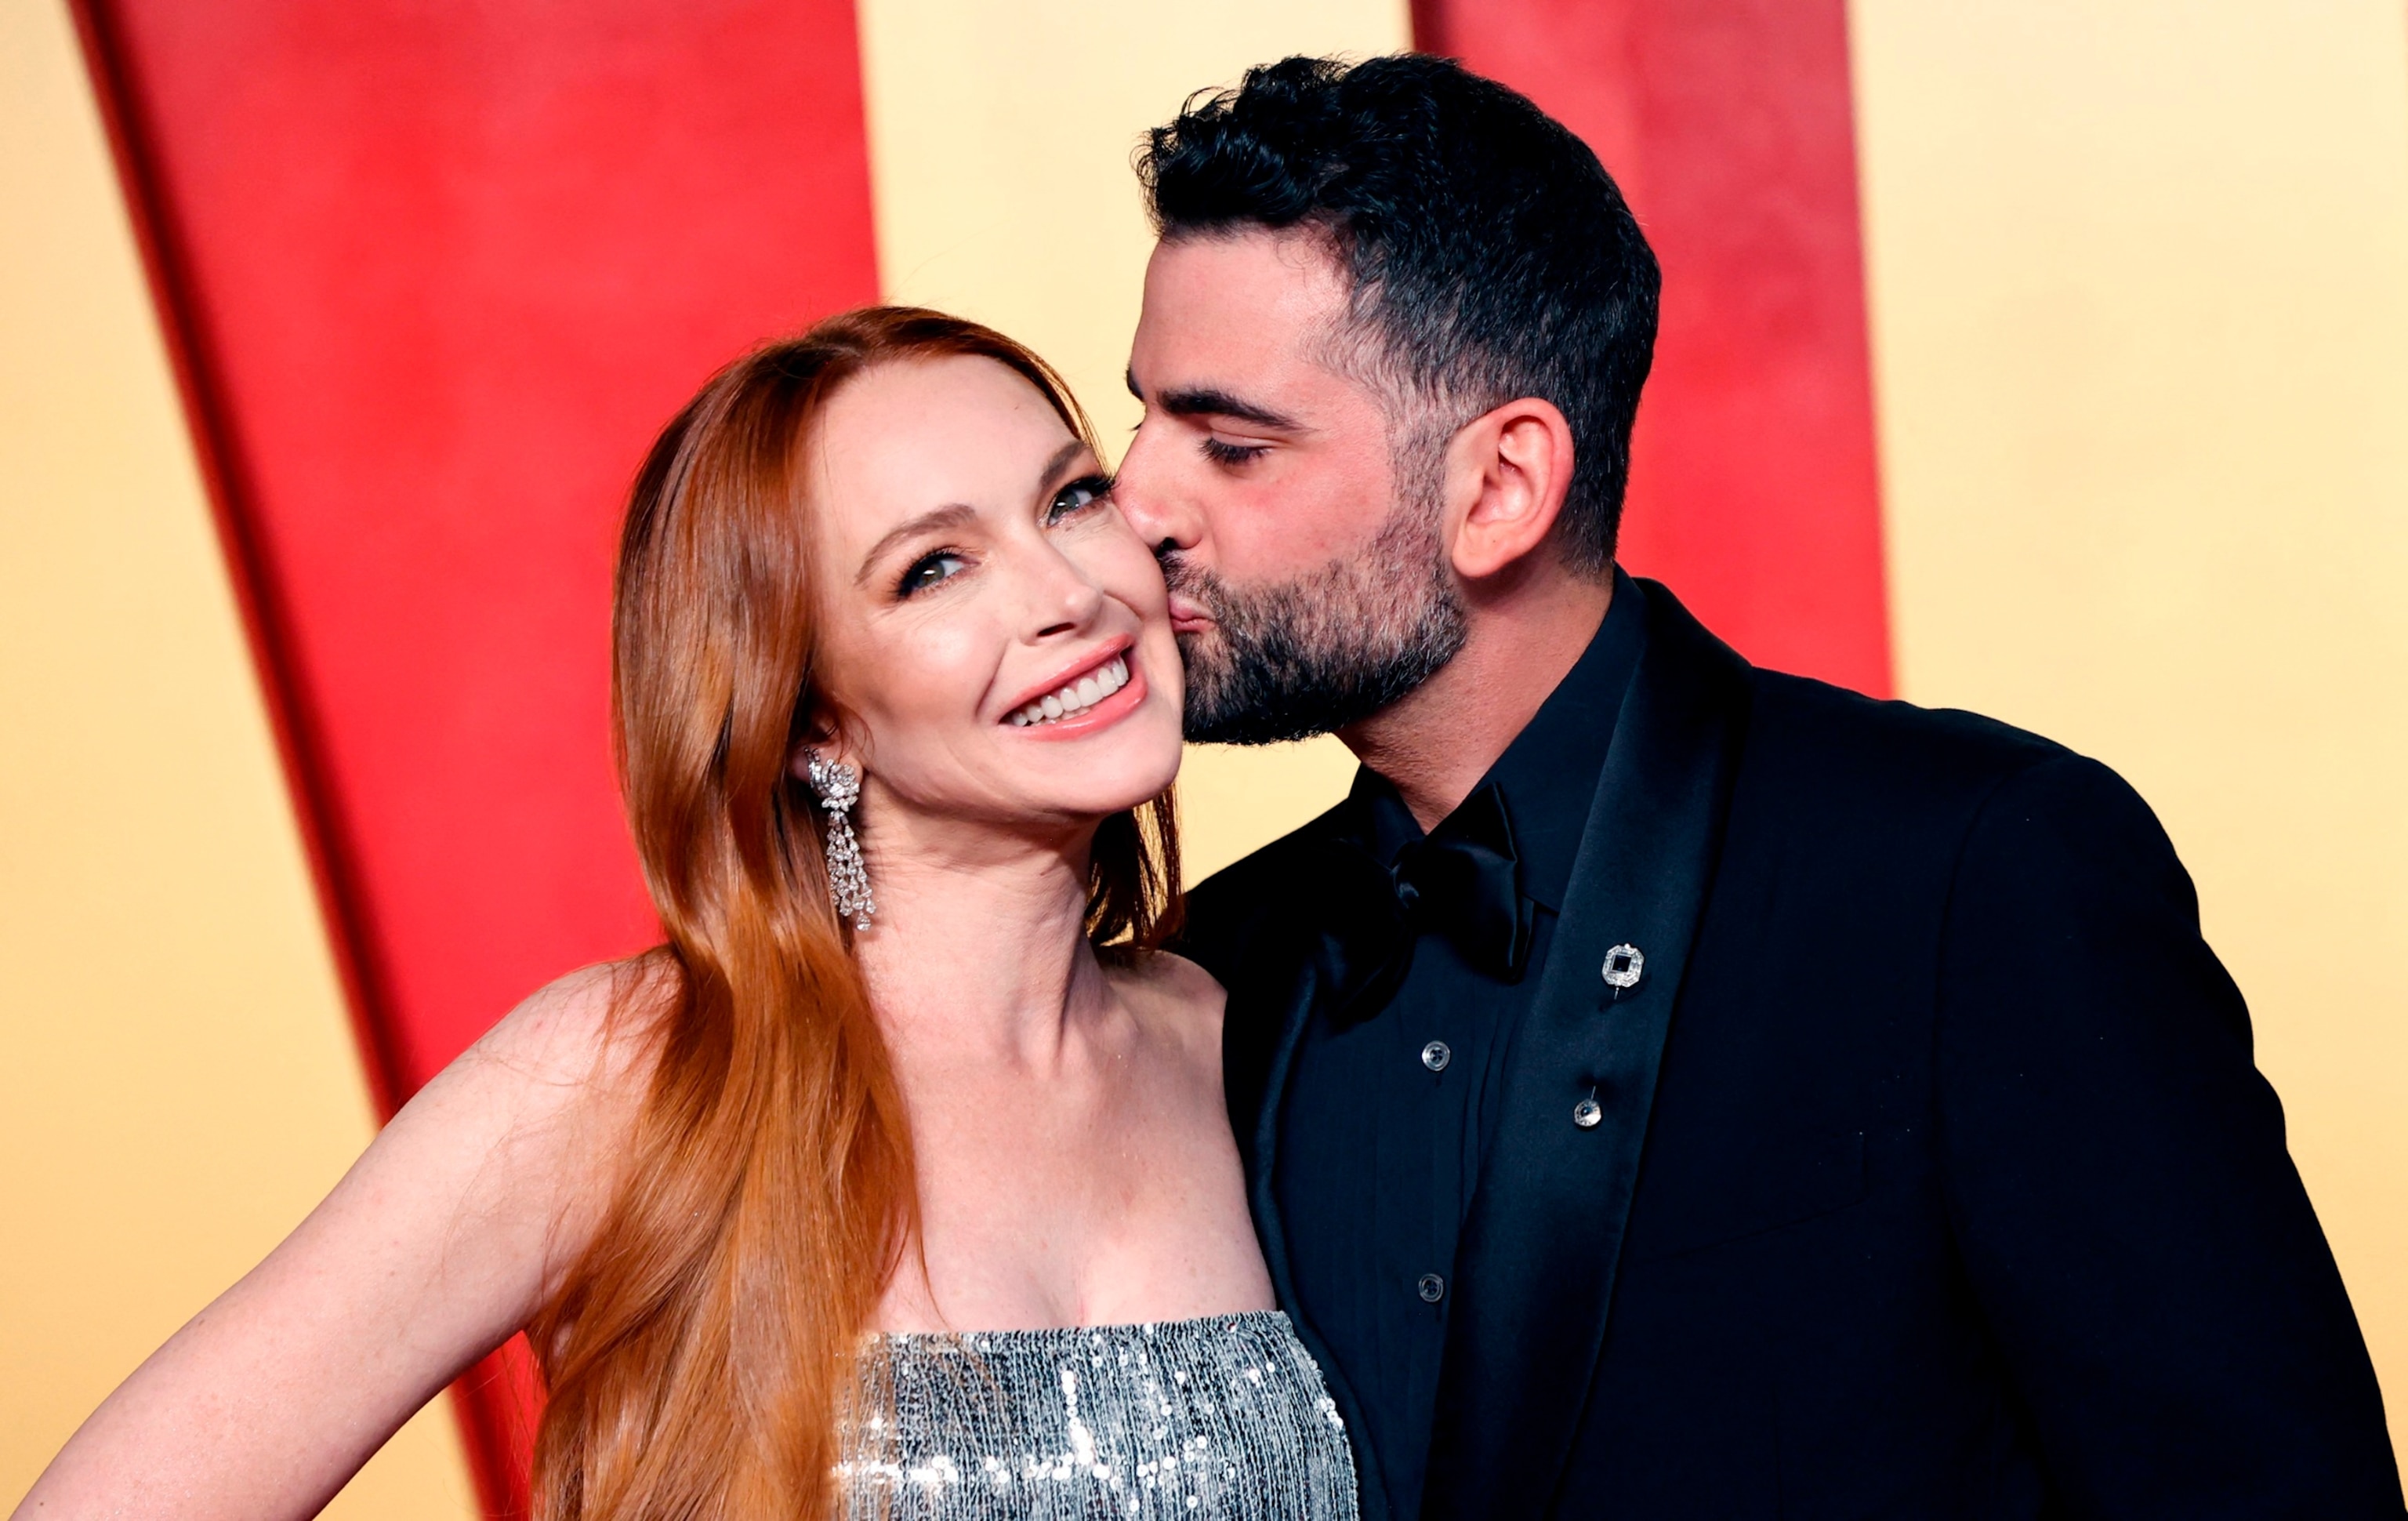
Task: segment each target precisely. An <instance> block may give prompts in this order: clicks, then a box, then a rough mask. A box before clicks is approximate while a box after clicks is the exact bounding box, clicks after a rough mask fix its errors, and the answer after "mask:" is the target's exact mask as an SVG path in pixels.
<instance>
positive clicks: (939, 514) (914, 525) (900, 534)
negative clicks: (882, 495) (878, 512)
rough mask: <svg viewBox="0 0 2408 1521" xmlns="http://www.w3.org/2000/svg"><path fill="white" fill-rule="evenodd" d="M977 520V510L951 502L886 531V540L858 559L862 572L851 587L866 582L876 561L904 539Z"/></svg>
mask: <svg viewBox="0 0 2408 1521" xmlns="http://www.w3.org/2000/svg"><path fill="white" fill-rule="evenodd" d="M977 516H978V509H976V508H974V507H971V506H969V505H968V504H967V503H963V502H953V503H952V504H950V505H948V506H945V507H939V508H931V509H929V510H927V511H925V512H923V513H921V514H920V515H919V516H918V517H916V518H911V519H910V520H908V521H906V522H903V523H899V524H896V525H895V526H894V527H892V528H890V529H888V530H887V531H886V534H885V536H884V537H883V538H880V539H879V541H878V542H877V543H875V544H872V545H870V546H869V552H868V553H867V554H865V555H863V556H862V557H861V571H860V573H859V574H857V575H855V576H854V577H853V584H854V585H856V586H857V585H859V584H861V583H862V582H863V581H867V580H868V579H869V573H870V571H871V570H872V569H874V568H876V567H877V565H878V562H879V561H881V560H882V559H884V558H885V557H886V552H887V551H889V550H891V549H893V548H894V547H895V546H896V545H897V544H900V543H902V542H903V541H904V540H905V539H909V538H918V537H919V536H920V535H922V534H928V533H936V532H938V531H939V530H941V529H946V528H958V527H960V526H961V525H962V524H966V523H968V522H970V521H971V520H972V519H974V518H976V517H977Z"/></svg>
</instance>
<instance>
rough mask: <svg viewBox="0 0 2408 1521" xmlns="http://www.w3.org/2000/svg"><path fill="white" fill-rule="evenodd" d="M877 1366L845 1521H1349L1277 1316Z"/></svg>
mask: <svg viewBox="0 0 2408 1521" xmlns="http://www.w3.org/2000/svg"><path fill="white" fill-rule="evenodd" d="M867 1350H868V1356H866V1357H865V1358H864V1360H863V1361H864V1369H863V1385H862V1396H861V1399H860V1400H859V1402H858V1406H857V1409H858V1410H860V1411H861V1412H863V1413H862V1414H860V1415H858V1416H856V1418H854V1419H853V1420H852V1421H850V1422H848V1423H847V1425H846V1428H845V1431H844V1455H845V1456H844V1461H843V1463H842V1464H841V1465H840V1467H839V1470H838V1476H839V1481H840V1483H841V1484H842V1485H843V1488H844V1495H845V1507H846V1511H847V1514H848V1515H849V1516H851V1517H852V1518H853V1521H872V1518H885V1517H892V1518H894V1521H1007V1518H1009V1521H1073V1518H1076V1521H1090V1518H1093V1521H1103V1518H1106V1517H1118V1516H1127V1517H1141V1518H1145V1521H1155V1518H1162V1521H1168V1518H1169V1517H1173V1516H1178V1517H1183V1518H1194V1521H1355V1516H1356V1510H1355V1459H1354V1455H1353V1453H1352V1451H1351V1450H1350V1449H1349V1448H1348V1446H1347V1443H1346V1432H1345V1429H1344V1428H1343V1426H1342V1425H1341V1424H1340V1420H1339V1418H1338V1409H1337V1406H1336V1405H1335V1404H1334V1403H1332V1401H1331V1400H1330V1399H1329V1394H1328V1391H1327V1389H1326V1387H1325V1385H1323V1384H1322V1381H1321V1370H1320V1369H1319V1368H1318V1367H1317V1366H1316V1365H1315V1364H1314V1363H1313V1360H1312V1355H1311V1354H1309V1353H1307V1352H1306V1351H1305V1349H1304V1345H1303V1343H1302V1342H1298V1341H1297V1338H1296V1332H1295V1329H1294V1328H1293V1327H1290V1326H1289V1324H1288V1319H1287V1316H1285V1315H1284V1314H1282V1313H1279V1312H1277V1311H1260V1312H1255V1313H1247V1314H1237V1315H1214V1316H1211V1317H1210V1318H1207V1319H1203V1320H1182V1321H1169V1322H1164V1323H1160V1324H1155V1325H1144V1326H1095V1327H1078V1328H1075V1329H1068V1330H1039V1331H975V1332H970V1333H968V1334H966V1335H961V1336H937V1335H922V1334H914V1335H898V1336H881V1337H878V1338H875V1339H874V1340H873V1342H871V1344H870V1346H869V1348H868V1349H867Z"/></svg>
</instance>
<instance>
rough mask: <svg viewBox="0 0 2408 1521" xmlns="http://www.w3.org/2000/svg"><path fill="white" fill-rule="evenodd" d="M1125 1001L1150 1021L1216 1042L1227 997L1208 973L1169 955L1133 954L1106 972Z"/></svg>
mask: <svg viewBox="0 0 2408 1521" xmlns="http://www.w3.org/2000/svg"><path fill="white" fill-rule="evenodd" d="M1105 971H1106V973H1107V975H1109V976H1110V977H1111V980H1112V985H1113V987H1114V988H1115V989H1116V990H1117V991H1118V992H1119V993H1120V996H1121V997H1122V999H1123V1000H1124V1001H1125V1002H1126V1003H1127V1004H1128V1005H1129V1007H1130V1008H1131V1009H1133V1010H1135V1011H1137V1012H1138V1013H1139V1014H1140V1016H1143V1017H1147V1018H1148V1019H1149V1020H1150V1021H1160V1022H1162V1023H1164V1024H1167V1025H1169V1026H1173V1027H1175V1028H1178V1029H1180V1030H1181V1031H1183V1032H1187V1033H1192V1034H1195V1035H1198V1036H1202V1037H1204V1038H1207V1039H1209V1040H1211V1041H1212V1042H1213V1044H1214V1046H1215V1047H1216V1048H1217V1047H1218V1045H1219V1042H1220V1039H1221V1011H1222V1008H1223V1006H1224V1005H1225V1004H1226V1003H1227V1001H1228V994H1227V992H1226V990H1225V989H1224V988H1223V987H1222V986H1221V984H1220V983H1219V982H1217V981H1215V980H1214V978H1213V976H1212V974H1211V972H1209V971H1206V970H1205V969H1203V968H1201V967H1199V966H1197V964H1196V963H1194V962H1193V961H1190V960H1188V959H1187V958H1186V957H1185V956H1183V955H1174V954H1171V953H1170V952H1168V951H1135V952H1130V953H1128V954H1126V955H1125V957H1120V958H1116V959H1115V960H1114V961H1113V962H1112V964H1111V965H1110V966H1108V967H1107V968H1106V969H1105Z"/></svg>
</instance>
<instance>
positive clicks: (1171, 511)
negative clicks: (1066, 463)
mask: <svg viewBox="0 0 2408 1521" xmlns="http://www.w3.org/2000/svg"><path fill="white" fill-rule="evenodd" d="M1167 463H1168V462H1167V460H1166V459H1165V457H1164V455H1163V452H1162V440H1161V437H1160V435H1158V434H1156V433H1154V431H1153V430H1151V429H1149V428H1146V427H1143V426H1140V427H1139V429H1138V430H1137V437H1136V438H1132V439H1130V440H1129V446H1128V452H1127V453H1125V454H1124V455H1122V456H1121V467H1120V470H1119V472H1118V473H1117V474H1115V475H1114V476H1113V478H1112V497H1113V499H1114V500H1115V501H1117V502H1118V503H1119V504H1120V509H1121V515H1122V516H1123V517H1125V518H1126V519H1127V520H1128V525H1129V526H1130V527H1131V528H1134V529H1136V530H1137V536H1138V538H1141V539H1143V540H1144V541H1145V544H1146V547H1147V548H1149V549H1151V550H1153V551H1154V552H1156V553H1160V552H1162V551H1164V550H1166V549H1179V550H1185V549H1193V548H1195V546H1196V541H1197V539H1199V538H1202V537H1203V534H1204V521H1203V519H1202V517H1201V516H1199V515H1198V514H1197V512H1196V511H1195V510H1194V509H1193V508H1191V507H1189V506H1188V505H1187V504H1186V503H1185V501H1184V499H1183V496H1182V495H1181V493H1180V492H1179V491H1178V489H1177V487H1176V485H1175V483H1174V482H1173V481H1172V479H1171V475H1170V472H1169V471H1168V469H1167V468H1165V466H1166V465H1167Z"/></svg>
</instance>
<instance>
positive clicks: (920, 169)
mask: <svg viewBox="0 0 2408 1521" xmlns="http://www.w3.org/2000/svg"><path fill="white" fill-rule="evenodd" d="M859 14H860V19H861V48H862V57H863V83H864V86H865V90H866V93H867V100H868V111H869V141H870V171H871V184H872V188H873V193H874V195H875V200H876V204H877V208H878V259H879V267H880V270H881V271H882V277H883V284H884V286H885V292H886V296H887V299H889V300H893V301H908V302H915V303H918V304H921V305H925V306H933V307H940V308H943V309H947V310H950V311H954V312H958V313H960V314H962V315H963V316H966V317H974V318H977V319H978V320H980V321H982V322H985V323H991V324H993V325H995V326H996V327H999V328H1001V329H1002V330H1003V331H1005V332H1007V333H1010V334H1011V335H1012V336H1013V337H1017V338H1019V339H1021V340H1022V341H1024V342H1025V343H1027V344H1029V345H1030V346H1031V347H1033V348H1035V349H1036V350H1037V351H1038V352H1040V353H1042V354H1044V355H1045V356H1046V358H1048V359H1050V360H1052V361H1053V362H1054V364H1055V365H1057V366H1061V368H1062V370H1063V372H1064V374H1066V375H1067V376H1068V378H1069V380H1070V383H1071V385H1072V386H1073V387H1074V388H1076V390H1077V391H1078V394H1079V399H1080V400H1081V401H1082V403H1084V404H1085V405H1086V407H1087V408H1088V409H1089V410H1090V412H1091V413H1092V414H1093V415H1094V417H1095V420H1096V423H1097V428H1098V429H1099V430H1100V431H1101V432H1102V434H1103V436H1104V438H1105V440H1106V446H1107V448H1111V449H1116V448H1117V446H1118V445H1119V443H1120V442H1121V441H1122V440H1123V439H1125V438H1127V437H1128V435H1129V432H1130V430H1131V429H1132V428H1134V427H1135V426H1136V424H1137V420H1138V409H1137V404H1136V403H1135V402H1134V401H1132V400H1130V398H1129V395H1128V393H1127V391H1126V390H1125V388H1124V386H1123V384H1122V376H1123V372H1124V370H1125V367H1126V366H1127V364H1128V342H1129V335H1130V334H1131V333H1132V332H1133V331H1134V330H1135V329H1136V326H1137V311H1138V299H1139V294H1140V282H1141V281H1142V280H1143V278H1144V272H1145V259H1146V254H1147V252H1148V251H1150V250H1151V249H1152V247H1153V234H1152V233H1151V231H1150V230H1149V229H1148V228H1147V226H1146V222H1145V212H1144V208H1143V205H1142V204H1141V202H1140V198H1139V193H1138V186H1137V179H1136V177H1135V176H1134V175H1132V174H1131V173H1130V172H1129V157H1130V154H1131V153H1132V152H1133V151H1135V150H1136V147H1137V145H1138V142H1139V139H1140V137H1141V136H1142V135H1143V134H1144V132H1145V130H1146V129H1147V128H1148V127H1151V126H1155V125H1158V124H1159V123H1161V122H1165V121H1167V120H1168V119H1169V117H1170V116H1171V115H1172V113H1173V112H1175V111H1176V110H1177V109H1178V108H1179V103H1180V102H1181V101H1182V100H1183V99H1184V98H1185V97H1186V96H1187V95H1188V93H1191V92H1193V91H1195V90H1197V89H1200V88H1203V87H1206V86H1218V85H1223V84H1228V83H1234V82H1235V81H1236V79H1237V78H1238V76H1239V75H1240V74H1241V73H1242V72H1244V70H1245V69H1246V68H1247V67H1248V66H1249V65H1254V64H1262V63H1269V62H1270V61H1272V60H1273V59H1277V58H1281V57H1284V56H1286V55H1287V54H1290V53H1347V54H1351V55H1355V56H1366V55H1369V54H1371V53H1380V52H1391V51H1394V50H1398V49H1400V48H1403V47H1405V46H1407V44H1408V41H1409V38H1410V36H1411V35H1412V29H1411V27H1410V25H1409V23H1408V20H1407V17H1406V8H1405V4H1404V0H1312V3H1310V4H1301V5H1299V4H1296V3H1294V0H1229V3H1226V4H1222V5H1213V6H1195V5H1180V4H1172V3H1164V0H1056V3H1049V4H1036V3H1032V0H1018V3H1012V4H982V3H968V0H861V4H860V7H859ZM1353 775H1354V760H1353V758H1352V757H1351V756H1349V755H1348V754H1347V753H1346V752H1345V749H1344V747H1343V746H1341V745H1340V744H1339V743H1338V741H1337V740H1335V739H1319V740H1315V741H1312V742H1311V743H1308V744H1303V745H1283V746H1278V747H1273V748H1269V749H1262V750H1233V749H1228V748H1225V747H1219V746H1207V747H1197V748H1194V749H1191V750H1190V751H1189V752H1188V759H1187V766H1186V768H1185V770H1184V772H1183V774H1182V776H1181V779H1180V793H1181V811H1182V814H1183V819H1184V821H1185V825H1186V830H1185V835H1186V843H1187V851H1188V861H1187V865H1188V878H1189V880H1190V881H1195V880H1197V878H1200V877H1202V876H1203V875H1205V874H1207V873H1209V872H1211V870H1213V869H1214V868H1218V867H1220V866H1223V865H1225V864H1226V863H1227V862H1229V861H1232V860H1235V859H1236V858H1237V857H1238V856H1240V855H1241V854H1244V853H1245V852H1246V851H1248V850H1251V849H1253V848H1254V846H1255V845H1258V844H1261V843H1263V842H1264V841H1267V840H1269V839H1272V838H1274V837H1276V836H1278V835H1280V834H1283V833H1285V832H1286V831H1287V830H1288V829H1291V828H1293V827H1295V826H1296V825H1298V824H1301V823H1303V822H1304V821H1305V820H1306V819H1308V818H1310V817H1312V815H1313V814H1315V813H1317V812H1319V811H1321V810H1322V809H1324V808H1326V807H1327V806H1328V805H1329V804H1331V803H1333V802H1335V801H1337V799H1338V798H1339V797H1340V796H1342V795H1343V794H1344V792H1345V790H1346V784H1347V782H1348V781H1349V780H1350V779H1351V778H1352V776H1353Z"/></svg>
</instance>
